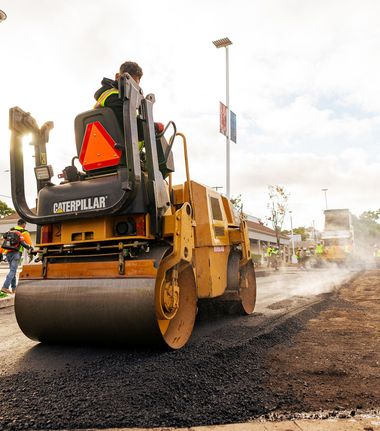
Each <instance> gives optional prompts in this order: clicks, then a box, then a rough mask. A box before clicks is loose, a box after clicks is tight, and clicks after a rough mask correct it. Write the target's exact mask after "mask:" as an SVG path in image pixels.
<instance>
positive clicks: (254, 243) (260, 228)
mask: <svg viewBox="0 0 380 431" xmlns="http://www.w3.org/2000/svg"><path fill="white" fill-rule="evenodd" d="M245 216H246V218H247V226H248V235H249V241H250V243H251V253H252V254H254V255H257V256H259V255H260V256H261V262H263V260H264V256H265V253H266V248H267V246H268V245H272V246H276V245H277V239H276V232H275V231H274V230H273V229H271V228H269V227H267V226H264V225H263V223H261V222H260V220H259V219H258V218H257V217H255V216H251V215H247V214H246V215H245ZM289 245H290V238H289V236H288V235H284V234H280V249H281V251H282V258H283V260H285V261H287V260H288V259H289ZM256 261H257V259H256Z"/></svg>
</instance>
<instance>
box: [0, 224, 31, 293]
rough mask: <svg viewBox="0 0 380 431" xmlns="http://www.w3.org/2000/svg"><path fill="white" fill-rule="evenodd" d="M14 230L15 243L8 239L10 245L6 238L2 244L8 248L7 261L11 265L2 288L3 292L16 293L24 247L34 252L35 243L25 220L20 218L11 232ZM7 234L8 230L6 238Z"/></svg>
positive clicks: (5, 248)
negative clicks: (17, 276)
mask: <svg viewBox="0 0 380 431" xmlns="http://www.w3.org/2000/svg"><path fill="white" fill-rule="evenodd" d="M12 232H14V233H16V234H17V237H16V240H15V241H14V243H13V244H12V242H11V241H8V242H9V245H5V244H6V243H7V240H5V241H4V243H3V245H2V248H3V249H4V250H6V256H7V262H8V265H9V272H8V275H7V276H6V278H5V280H4V284H3V287H2V289H1V291H2V292H3V293H15V291H16V273H17V268H18V266H19V264H20V261H21V257H22V253H23V251H24V248H26V249H27V250H29V252H33V244H32V240H31V238H30V234H29V232H28V231H27V230H26V221H25V220H23V219H19V220H18V222H17V226H14V227H13V228H12V229H10V230H9V233H12ZM7 234H8V232H7V233H6V234H4V238H5V237H6V235H7Z"/></svg>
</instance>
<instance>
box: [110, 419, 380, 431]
mask: <svg viewBox="0 0 380 431" xmlns="http://www.w3.org/2000/svg"><path fill="white" fill-rule="evenodd" d="M116 429H117V430H119V431H364V430H365V431H379V430H380V417H373V418H351V419H302V420H298V419H296V420H289V421H278V422H272V421H254V422H248V423H237V424H228V425H210V426H199V427H189V428H171V427H163V428H107V429H104V431H111V430H116Z"/></svg>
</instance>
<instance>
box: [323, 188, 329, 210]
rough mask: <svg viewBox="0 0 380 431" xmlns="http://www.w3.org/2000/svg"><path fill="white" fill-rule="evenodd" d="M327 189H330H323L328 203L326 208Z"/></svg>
mask: <svg viewBox="0 0 380 431" xmlns="http://www.w3.org/2000/svg"><path fill="white" fill-rule="evenodd" d="M327 190H328V189H322V191H323V192H324V193H325V204H326V209H327Z"/></svg>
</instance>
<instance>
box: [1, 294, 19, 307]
mask: <svg viewBox="0 0 380 431" xmlns="http://www.w3.org/2000/svg"><path fill="white" fill-rule="evenodd" d="M14 305H15V296H14V295H12V296H11V295H9V296H6V297H5V298H0V308H5V307H13V306H14Z"/></svg>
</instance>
